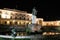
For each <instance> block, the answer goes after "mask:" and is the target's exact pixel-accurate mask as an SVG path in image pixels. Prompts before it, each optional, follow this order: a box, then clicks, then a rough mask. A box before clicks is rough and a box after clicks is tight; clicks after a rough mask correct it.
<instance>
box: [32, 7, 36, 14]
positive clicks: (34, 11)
mask: <svg viewBox="0 0 60 40" xmlns="http://www.w3.org/2000/svg"><path fill="white" fill-rule="evenodd" d="M32 14H33V15H36V14H37V10H36V9H35V7H34V8H33V11H32Z"/></svg>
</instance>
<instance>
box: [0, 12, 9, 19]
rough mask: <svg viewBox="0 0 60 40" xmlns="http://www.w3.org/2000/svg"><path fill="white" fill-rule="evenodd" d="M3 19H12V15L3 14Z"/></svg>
mask: <svg viewBox="0 0 60 40" xmlns="http://www.w3.org/2000/svg"><path fill="white" fill-rule="evenodd" d="M1 18H7V19H10V15H8V14H5V13H3V14H1Z"/></svg>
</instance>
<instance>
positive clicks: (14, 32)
mask: <svg viewBox="0 0 60 40" xmlns="http://www.w3.org/2000/svg"><path fill="white" fill-rule="evenodd" d="M11 32H12V34H11V36H12V37H13V38H12V40H15V37H16V29H15V28H12V30H11Z"/></svg>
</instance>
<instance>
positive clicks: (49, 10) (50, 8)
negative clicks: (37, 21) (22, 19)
mask: <svg viewBox="0 0 60 40" xmlns="http://www.w3.org/2000/svg"><path fill="white" fill-rule="evenodd" d="M16 5H17V7H16ZM59 5H60V4H59V2H58V3H57V1H52V0H50V1H46V0H45V1H44V0H42V1H41V0H16V1H15V0H5V1H3V0H2V1H0V8H11V9H14V8H15V9H18V10H23V11H27V12H30V13H31V12H32V8H33V7H36V9H37V11H38V13H37V17H41V18H44V20H60V15H59V13H60V7H59Z"/></svg>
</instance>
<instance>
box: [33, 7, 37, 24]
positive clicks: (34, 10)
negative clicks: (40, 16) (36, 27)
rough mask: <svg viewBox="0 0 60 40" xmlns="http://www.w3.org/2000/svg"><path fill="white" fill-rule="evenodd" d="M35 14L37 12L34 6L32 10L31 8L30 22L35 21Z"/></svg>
mask: <svg viewBox="0 0 60 40" xmlns="http://www.w3.org/2000/svg"><path fill="white" fill-rule="evenodd" d="M36 14H37V11H36V9H35V7H34V8H33V10H32V24H35V23H36Z"/></svg>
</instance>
